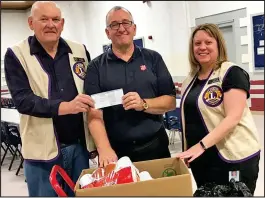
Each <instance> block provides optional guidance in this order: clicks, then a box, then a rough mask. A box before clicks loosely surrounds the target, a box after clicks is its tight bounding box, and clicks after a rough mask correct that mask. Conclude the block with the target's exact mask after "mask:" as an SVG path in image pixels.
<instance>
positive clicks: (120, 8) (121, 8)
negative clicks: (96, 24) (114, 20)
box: [106, 6, 134, 26]
mask: <svg viewBox="0 0 265 198" xmlns="http://www.w3.org/2000/svg"><path fill="white" fill-rule="evenodd" d="M118 10H124V11H126V12H128V13H129V14H130V16H131V18H132V21H133V16H132V13H131V12H130V11H129V10H127V9H126V8H124V7H122V6H114V7H113V8H111V9H110V11H108V13H107V15H106V26H108V17H109V14H110V13H111V12H112V11H118ZM133 22H134V21H133Z"/></svg>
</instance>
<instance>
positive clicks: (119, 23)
mask: <svg viewBox="0 0 265 198" xmlns="http://www.w3.org/2000/svg"><path fill="white" fill-rule="evenodd" d="M124 22H125V21H123V22H117V24H118V25H119V27H118V28H117V29H113V28H112V27H111V25H112V24H109V25H108V26H107V27H109V28H110V29H112V30H118V29H120V26H121V24H122V26H123V28H125V29H126V28H130V27H132V25H133V24H134V22H133V21H126V22H130V23H131V24H130V26H129V27H124V25H123V23H124Z"/></svg>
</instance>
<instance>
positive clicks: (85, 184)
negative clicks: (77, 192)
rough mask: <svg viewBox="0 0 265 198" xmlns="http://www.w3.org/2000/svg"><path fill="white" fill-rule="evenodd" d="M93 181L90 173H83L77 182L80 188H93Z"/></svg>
mask: <svg viewBox="0 0 265 198" xmlns="http://www.w3.org/2000/svg"><path fill="white" fill-rule="evenodd" d="M93 181H94V179H93V178H92V176H91V174H85V175H83V176H82V177H81V178H80V181H79V184H80V187H81V189H84V188H93V187H94V185H93Z"/></svg>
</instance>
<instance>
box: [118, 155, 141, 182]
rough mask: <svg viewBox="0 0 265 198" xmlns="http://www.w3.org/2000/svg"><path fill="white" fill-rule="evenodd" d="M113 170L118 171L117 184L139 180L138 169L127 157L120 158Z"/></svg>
mask: <svg viewBox="0 0 265 198" xmlns="http://www.w3.org/2000/svg"><path fill="white" fill-rule="evenodd" d="M114 171H115V172H116V173H118V179H117V184H124V183H131V182H137V181H140V177H139V170H138V169H137V168H136V167H135V166H134V165H133V163H132V161H131V160H130V158H129V157H122V158H120V159H119V160H118V162H117V164H116V168H115V170H114Z"/></svg>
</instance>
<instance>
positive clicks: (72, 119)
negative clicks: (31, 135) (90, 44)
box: [4, 36, 90, 144]
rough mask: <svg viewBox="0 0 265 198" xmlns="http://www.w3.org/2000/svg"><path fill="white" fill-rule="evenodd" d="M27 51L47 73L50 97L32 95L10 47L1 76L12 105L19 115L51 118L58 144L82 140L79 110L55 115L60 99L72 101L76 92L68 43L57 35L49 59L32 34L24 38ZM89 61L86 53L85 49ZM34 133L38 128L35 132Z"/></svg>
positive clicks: (26, 77)
mask: <svg viewBox="0 0 265 198" xmlns="http://www.w3.org/2000/svg"><path fill="white" fill-rule="evenodd" d="M28 42H29V45H30V54H31V55H32V56H33V55H35V56H36V57H37V58H38V59H39V61H40V62H41V63H42V65H43V67H44V69H45V70H46V72H47V73H48V75H49V76H50V80H51V96H50V98H49V99H45V98H41V97H39V96H36V95H35V94H34V93H33V91H32V90H31V88H30V84H29V81H28V76H27V75H26V73H25V70H24V69H23V67H22V65H21V63H20V62H19V61H18V59H17V58H16V56H15V54H14V53H13V51H12V50H11V49H8V50H7V52H6V54H5V62H4V65H5V75H6V81H7V85H8V88H9V91H10V93H11V95H12V98H13V101H14V103H15V106H16V107H17V109H18V111H19V112H20V113H22V114H27V115H31V116H35V117H42V118H53V123H54V127H55V130H56V133H57V135H58V139H59V142H60V143H64V144H72V143H76V142H78V140H81V142H82V143H84V141H85V136H84V125H83V118H82V113H79V114H75V115H64V116H58V108H59V105H60V103H61V102H62V101H66V102H68V101H71V100H73V99H74V98H75V97H76V96H77V94H78V92H77V89H76V86H75V83H74V79H73V75H72V72H71V68H70V62H69V55H68V53H72V51H71V49H70V47H69V46H68V44H67V43H66V42H65V41H64V40H63V39H62V38H60V40H59V45H58V51H57V54H56V56H55V58H54V59H53V58H52V57H51V56H50V55H49V54H48V53H47V52H46V51H45V50H44V48H43V47H42V46H41V44H40V43H39V42H38V40H37V39H36V37H35V36H30V37H29V38H28ZM86 54H87V58H88V60H89V61H90V55H89V53H88V52H87V51H86ZM36 133H38V131H36Z"/></svg>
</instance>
